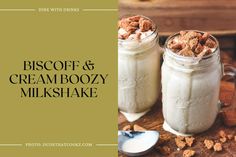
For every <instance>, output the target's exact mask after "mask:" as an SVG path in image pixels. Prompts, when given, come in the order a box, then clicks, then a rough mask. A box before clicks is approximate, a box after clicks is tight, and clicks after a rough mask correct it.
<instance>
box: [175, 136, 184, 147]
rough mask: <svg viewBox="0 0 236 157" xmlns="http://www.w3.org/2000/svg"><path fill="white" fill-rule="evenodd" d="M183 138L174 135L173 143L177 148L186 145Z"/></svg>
mask: <svg viewBox="0 0 236 157" xmlns="http://www.w3.org/2000/svg"><path fill="white" fill-rule="evenodd" d="M183 139H184V138H180V137H176V138H175V144H176V146H177V147H178V148H179V149H183V148H184V147H185V146H186V142H184V141H183Z"/></svg>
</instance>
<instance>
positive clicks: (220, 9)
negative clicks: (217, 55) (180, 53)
mask: <svg viewBox="0 0 236 157" xmlns="http://www.w3.org/2000/svg"><path fill="white" fill-rule="evenodd" d="M119 12H120V17H122V16H123V15H127V14H141V15H145V16H148V17H150V18H151V19H153V21H154V22H155V23H156V24H157V26H158V29H159V30H160V33H161V35H170V34H172V33H173V32H178V31H180V30H184V29H185V30H186V29H192V30H193V29H196V30H202V31H208V32H211V33H213V34H217V35H220V34H224V35H226V34H228V35H229V34H231V35H232V34H234V35H235V34H236V1H235V0H191V1H187V0H150V1H138V0H119Z"/></svg>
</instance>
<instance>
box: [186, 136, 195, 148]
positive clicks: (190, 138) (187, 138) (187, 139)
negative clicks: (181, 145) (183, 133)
mask: <svg viewBox="0 0 236 157" xmlns="http://www.w3.org/2000/svg"><path fill="white" fill-rule="evenodd" d="M194 139H195V138H194V137H185V142H186V144H187V145H188V146H189V147H192V144H193V142H194Z"/></svg>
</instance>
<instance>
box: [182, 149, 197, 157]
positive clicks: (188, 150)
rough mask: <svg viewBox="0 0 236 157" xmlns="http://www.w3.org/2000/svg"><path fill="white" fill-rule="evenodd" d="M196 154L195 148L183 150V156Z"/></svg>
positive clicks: (189, 156)
mask: <svg viewBox="0 0 236 157" xmlns="http://www.w3.org/2000/svg"><path fill="white" fill-rule="evenodd" d="M194 155H195V151H194V150H190V149H187V150H185V151H184V152H183V157H192V156H194Z"/></svg>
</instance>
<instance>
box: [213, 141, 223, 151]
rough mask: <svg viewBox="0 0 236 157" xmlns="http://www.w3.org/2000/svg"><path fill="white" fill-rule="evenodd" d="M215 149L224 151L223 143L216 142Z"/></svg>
mask: <svg viewBox="0 0 236 157" xmlns="http://www.w3.org/2000/svg"><path fill="white" fill-rule="evenodd" d="M214 151H216V152H220V151H222V145H221V143H215V145H214Z"/></svg>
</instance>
